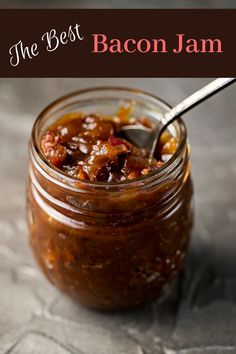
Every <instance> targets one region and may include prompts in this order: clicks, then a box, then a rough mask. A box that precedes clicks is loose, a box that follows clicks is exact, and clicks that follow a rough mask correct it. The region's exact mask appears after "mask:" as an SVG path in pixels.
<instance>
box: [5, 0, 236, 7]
mask: <svg viewBox="0 0 236 354" xmlns="http://www.w3.org/2000/svg"><path fill="white" fill-rule="evenodd" d="M19 4H20V5H19ZM19 6H20V7H23V8H56V7H57V8H60V7H61V8H70V7H71V8H116V9H118V8H147V7H149V8H174V9H175V8H236V3H235V0H169V1H168V0H67V1H65V0H40V1H38V0H20V1H19V0H0V7H3V8H19Z"/></svg>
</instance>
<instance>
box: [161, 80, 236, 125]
mask: <svg viewBox="0 0 236 354" xmlns="http://www.w3.org/2000/svg"><path fill="white" fill-rule="evenodd" d="M235 80H236V78H235V77H224V78H218V79H216V80H214V81H212V82H211V83H209V84H208V85H206V86H204V87H202V88H201V89H200V90H198V91H196V92H194V93H193V94H192V95H191V96H189V97H187V98H186V99H185V100H184V101H182V102H181V103H179V104H177V105H176V106H175V107H174V108H172V109H171V110H170V111H169V112H167V113H166V114H165V120H164V121H163V125H165V127H166V126H167V125H169V124H170V123H171V122H172V121H173V120H174V119H175V118H177V117H179V116H181V115H183V114H184V113H186V112H188V111H189V110H190V109H192V108H193V107H195V106H196V105H198V104H199V103H201V102H203V101H204V100H206V99H207V98H209V97H211V96H213V95H214V94H215V93H217V92H219V91H220V90H222V89H223V88H225V87H226V86H229V85H230V84H232V83H233V82H234V81H235Z"/></svg>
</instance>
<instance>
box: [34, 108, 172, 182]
mask: <svg viewBox="0 0 236 354" xmlns="http://www.w3.org/2000/svg"><path fill="white" fill-rule="evenodd" d="M131 113H132V106H130V105H128V106H126V107H125V106H124V107H120V108H119V110H118V112H117V114H116V115H115V116H102V115H98V114H89V115H83V114H82V113H70V114H67V115H65V116H63V117H62V118H60V119H59V120H58V121H57V122H56V123H54V124H53V125H52V126H50V127H49V128H48V129H47V131H46V132H44V134H43V136H42V138H41V148H42V151H43V154H44V155H45V157H46V159H47V160H48V161H49V162H50V163H51V164H53V165H54V166H55V167H57V168H59V169H60V170H62V171H63V172H65V173H66V174H68V175H69V176H72V177H75V178H79V179H83V180H89V181H92V182H121V181H125V180H132V179H136V178H139V177H141V176H145V175H147V174H148V173H149V172H151V171H154V170H157V169H158V168H160V167H162V165H163V163H164V162H165V161H166V160H167V159H168V158H170V157H171V156H172V155H173V153H174V152H175V151H176V148H177V141H176V139H175V138H174V137H171V135H170V134H168V133H165V134H163V136H162V138H161V141H160V145H159V147H158V153H157V155H158V156H160V158H158V159H156V158H150V157H149V152H148V151H146V150H145V149H142V148H140V147H137V146H135V145H134V144H132V142H130V141H127V140H126V139H124V138H122V131H121V128H122V126H124V125H130V124H134V123H136V124H141V125H143V126H145V127H148V128H150V129H152V128H153V123H152V122H151V121H150V120H148V119H147V118H145V117H141V118H139V119H135V118H133V117H132V115H131Z"/></svg>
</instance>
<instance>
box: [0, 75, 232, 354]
mask: <svg viewBox="0 0 236 354" xmlns="http://www.w3.org/2000/svg"><path fill="white" fill-rule="evenodd" d="M208 81H209V79H190V78H189V79H0V132H1V133H0V164H1V165H0V171H1V173H0V185H1V198H0V233H1V241H0V354H3V353H4V354H6V353H14V354H34V353H36V354H44V353H45V354H46V353H50V354H66V353H78V354H143V353H145V354H174V353H178V354H190V353H191V354H205V353H207V354H209V353H210V354H212V353H214V354H215V353H216V354H219V353H222V354H228V353H236V333H235V332H236V272H235V270H236V239H235V237H236V235H235V233H236V139H235V137H236V119H235V110H236V100H235V97H236V95H235V94H236V85H235V86H232V87H229V88H227V89H226V90H225V91H223V92H222V93H219V94H218V95H217V96H215V97H213V98H211V99H210V100H209V101H207V102H205V103H203V104H202V105H201V106H199V107H198V108H195V110H194V111H192V112H191V113H188V114H187V115H186V116H185V118H186V123H187V125H188V130H189V137H190V142H191V147H192V151H191V152H192V174H193V179H194V183H195V202H196V223H195V230H194V232H193V237H192V245H191V251H190V255H189V260H188V264H187V266H186V268H185V270H184V272H183V275H182V276H181V277H180V279H179V281H178V282H177V283H176V285H175V286H174V287H173V290H172V292H171V294H170V295H169V297H168V299H167V300H165V301H164V302H162V303H155V304H152V305H148V306H146V307H145V308H141V309H138V310H136V311H131V312H127V313H123V314H120V313H117V314H102V313H98V312H92V311H88V310H86V309H84V308H82V307H80V306H78V305H76V304H74V303H72V302H71V301H70V300H69V299H67V298H66V297H64V296H63V295H61V294H60V293H59V292H58V291H57V290H56V289H54V288H53V287H52V286H51V285H50V284H48V283H47V281H46V280H45V279H44V277H43V276H42V275H41V274H40V272H39V271H38V269H37V268H36V266H35V264H34V261H33V259H32V257H31V254H30V251H29V249H28V245H27V229H26V225H25V222H24V205H25V175H26V171H27V140H28V138H29V136H30V130H31V127H32V124H33V122H34V119H35V118H36V116H37V114H38V113H39V111H40V110H41V109H42V108H43V107H44V106H45V105H46V104H48V103H49V102H50V101H51V100H53V99H55V98H56V97H58V96H60V95H62V94H64V93H67V92H69V91H71V90H74V89H80V88H83V87H88V86H94V85H105V84H113V85H114V84H117V85H127V86H132V87H137V88H142V89H145V90H148V91H150V92H152V93H155V94H157V95H159V96H161V97H163V98H164V99H166V100H168V101H169V102H170V103H171V104H174V103H177V102H178V101H179V100H181V99H182V98H184V97H185V96H186V95H188V94H190V93H191V92H192V91H193V90H195V89H198V88H200V87H201V86H202V85H203V84H205V83H207V82H208Z"/></svg>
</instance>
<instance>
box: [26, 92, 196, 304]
mask: <svg viewBox="0 0 236 354" xmlns="http://www.w3.org/2000/svg"><path fill="white" fill-rule="evenodd" d="M91 99H92V98H91ZM138 99H139V100H140V98H139V97H138ZM80 102H81V100H80ZM105 102H106V101H105ZM118 102H119V99H117V100H116V103H117V104H118ZM90 104H91V101H88V100H86V103H84V109H85V110H86V112H89V111H90V107H93V106H90ZM143 104H145V100H144V101H143ZM55 106H56V105H55ZM113 106H114V107H116V104H115V103H113ZM65 107H66V109H65V110H64V113H65V114H64V115H63V116H61V118H59V119H58V116H57V114H58V113H57V112H58V110H57V106H56V107H54V109H55V112H56V114H55V116H53V112H54V111H52V112H51V111H50V108H49V109H48V110H46V111H45V112H46V113H42V114H41V115H40V116H39V118H38V120H37V121H36V123H35V128H34V129H33V132H32V139H31V142H30V163H29V182H28V189H27V219H28V227H29V234H30V245H31V248H32V251H33V254H34V256H35V259H36V260H37V263H38V264H39V266H40V268H41V270H42V271H43V273H44V274H45V275H46V277H47V278H48V279H49V281H50V282H51V283H53V284H54V285H55V286H56V287H58V288H59V289H60V290H62V291H63V292H64V293H65V294H67V295H69V296H71V297H72V298H73V299H75V300H77V301H79V302H80V303H82V304H84V305H85V306H88V307H91V308H95V309H103V310H118V309H124V308H129V307H133V306H138V305H141V304H144V303H146V302H148V301H153V300H155V299H156V298H158V297H160V296H161V295H162V294H163V293H164V292H165V291H166V289H167V287H168V286H169V285H170V284H171V283H172V282H173V280H174V279H175V278H176V277H177V274H178V272H179V271H180V269H181V268H182V267H183V264H184V262H185V259H186V255H187V250H188V244H189V236H190V231H191V226H192V207H191V205H192V183H191V177H190V167H189V166H190V165H189V148H188V144H187V133H186V128H185V125H184V123H183V122H181V121H179V122H177V123H176V124H175V125H172V126H171V130H170V131H171V132H173V135H174V136H176V138H175V137H174V136H172V135H171V134H170V133H164V134H162V137H161V140H160V144H159V146H158V147H157V153H156V154H155V157H154V158H152V159H151V158H150V154H149V151H146V150H144V149H143V148H142V146H141V147H139V146H136V145H135V144H134V143H132V142H131V141H128V140H126V139H125V138H124V135H123V134H122V129H121V128H122V127H123V126H124V125H132V124H140V125H142V126H144V127H146V128H150V129H152V128H153V124H154V119H155V116H154V114H153V120H150V119H149V118H147V117H146V116H139V115H138V114H137V109H135V108H134V107H133V106H132V104H129V105H127V106H126V105H123V106H121V107H120V108H119V109H118V111H117V112H116V113H115V114H114V115H111V116H107V115H104V114H98V113H96V114H94V113H93V112H91V114H83V113H81V112H74V111H72V109H74V104H73V105H72V106H71V107H70V106H69V104H68V105H67V104H65ZM81 107H83V105H81ZM102 107H103V106H101V111H102ZM157 107H158V104H157ZM70 110H71V112H70V113H68V112H69V111H70ZM81 110H82V109H81ZM61 111H63V109H61ZM91 111H92V108H91ZM138 111H139V110H138ZM140 111H141V109H140ZM135 112H136V113H135ZM145 112H146V110H143V113H145ZM137 116H138V117H137ZM150 117H152V111H151V110H150ZM47 119H50V121H52V120H54V123H51V124H47V123H48V122H47ZM180 141H181V146H182V148H181V149H177V146H178V143H179V142H180ZM140 145H141V144H140ZM39 151H40V154H39ZM42 156H43V159H42ZM171 157H172V162H173V163H172V162H171V161H169V162H170V163H169V164H168V166H167V165H166V161H167V160H168V159H170V158H171ZM49 166H50V167H51V168H49ZM165 166H166V167H167V168H166V169H165ZM159 170H160V173H158V171H159ZM55 171H56V172H57V173H55ZM153 171H157V173H152V172H153ZM67 176H71V177H73V178H66V177H67ZM140 177H143V178H140ZM149 177H150V178H149ZM127 181H128V182H129V183H126V182H127Z"/></svg>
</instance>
